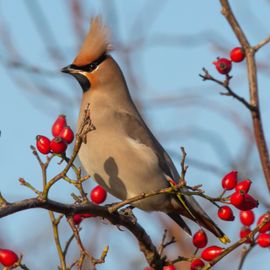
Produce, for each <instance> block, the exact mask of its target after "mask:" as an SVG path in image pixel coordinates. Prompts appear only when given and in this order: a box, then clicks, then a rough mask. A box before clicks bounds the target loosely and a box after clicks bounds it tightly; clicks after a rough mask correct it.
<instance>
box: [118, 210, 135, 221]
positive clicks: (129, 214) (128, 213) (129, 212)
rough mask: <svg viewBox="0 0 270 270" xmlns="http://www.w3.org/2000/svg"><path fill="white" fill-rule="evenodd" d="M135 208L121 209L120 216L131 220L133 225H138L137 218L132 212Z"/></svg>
mask: <svg viewBox="0 0 270 270" xmlns="http://www.w3.org/2000/svg"><path fill="white" fill-rule="evenodd" d="M133 208H134V206H128V207H125V208H123V209H121V210H120V211H119V214H120V215H123V216H125V217H127V218H129V219H130V221H131V222H132V223H133V224H136V223H137V218H136V217H135V215H134V214H133V212H132V210H133Z"/></svg>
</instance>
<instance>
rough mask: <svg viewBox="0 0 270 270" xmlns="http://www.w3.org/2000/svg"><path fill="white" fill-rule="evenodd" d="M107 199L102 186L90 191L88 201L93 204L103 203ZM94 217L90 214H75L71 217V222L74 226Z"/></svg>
mask: <svg viewBox="0 0 270 270" xmlns="http://www.w3.org/2000/svg"><path fill="white" fill-rule="evenodd" d="M106 198H107V191H106V190H105V189H104V188H103V187H102V186H96V187H94V188H93V189H92V191H91V193H90V199H91V201H92V202H93V203H95V204H101V203H103V202H104V201H105V200H106ZM90 217H94V215H93V214H91V213H86V214H75V215H74V216H73V222H74V224H75V225H79V224H80V223H81V222H82V221H83V219H85V218H90Z"/></svg>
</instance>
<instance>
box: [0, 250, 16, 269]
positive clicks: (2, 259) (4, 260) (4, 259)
mask: <svg viewBox="0 0 270 270" xmlns="http://www.w3.org/2000/svg"><path fill="white" fill-rule="evenodd" d="M18 261H19V258H18V256H17V254H16V253H15V252H13V251H12V250H9V249H2V248H0V263H1V264H2V265H4V266H6V267H10V266H13V265H14V264H15V263H16V262H18Z"/></svg>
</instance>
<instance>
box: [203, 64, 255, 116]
mask: <svg viewBox="0 0 270 270" xmlns="http://www.w3.org/2000/svg"><path fill="white" fill-rule="evenodd" d="M202 70H203V72H204V74H199V76H200V77H201V78H202V79H203V80H204V81H213V82H215V83H217V84H219V85H221V86H223V87H224V88H225V89H226V90H227V92H225V93H220V94H221V95H224V96H231V97H234V98H235V99H237V100H238V101H239V102H241V103H242V104H243V105H244V106H245V107H246V108H248V109H249V110H250V111H253V110H255V109H256V108H255V107H253V106H252V105H251V104H249V102H248V101H246V100H245V99H244V98H243V97H241V96H239V95H238V94H236V93H235V92H234V91H233V90H232V89H231V87H230V86H229V81H230V79H231V77H229V76H227V77H226V79H225V80H224V81H220V80H218V79H216V78H214V77H213V76H212V75H210V74H209V72H208V71H207V70H206V69H205V68H203V69H202Z"/></svg>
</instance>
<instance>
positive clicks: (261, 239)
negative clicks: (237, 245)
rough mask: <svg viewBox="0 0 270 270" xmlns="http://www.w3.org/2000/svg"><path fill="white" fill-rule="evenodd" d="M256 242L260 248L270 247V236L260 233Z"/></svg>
mask: <svg viewBox="0 0 270 270" xmlns="http://www.w3.org/2000/svg"><path fill="white" fill-rule="evenodd" d="M256 242H257V244H258V245H259V246H260V247H263V248H266V247H270V234H269V233H260V234H259V236H258V237H257V239H256Z"/></svg>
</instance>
